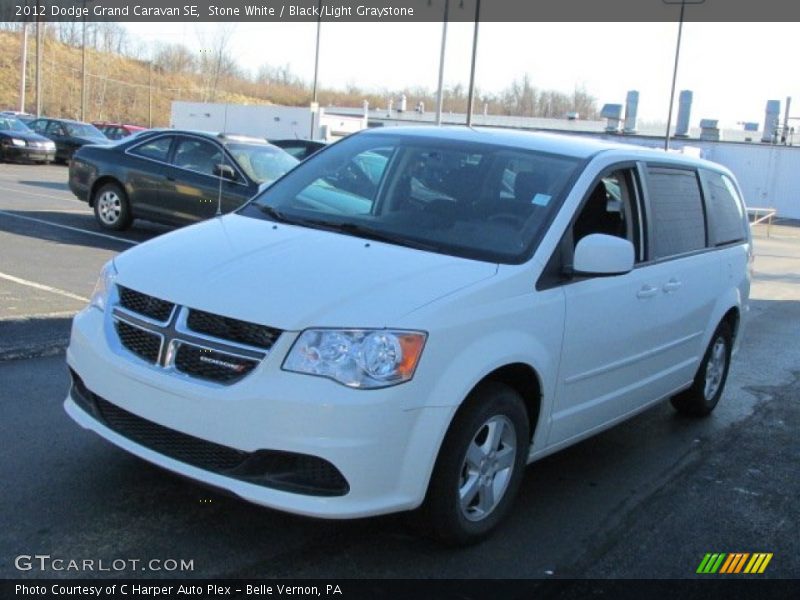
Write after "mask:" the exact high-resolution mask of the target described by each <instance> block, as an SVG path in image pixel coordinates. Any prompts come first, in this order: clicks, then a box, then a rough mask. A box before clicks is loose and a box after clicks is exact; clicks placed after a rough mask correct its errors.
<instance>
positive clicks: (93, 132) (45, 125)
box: [28, 118, 111, 162]
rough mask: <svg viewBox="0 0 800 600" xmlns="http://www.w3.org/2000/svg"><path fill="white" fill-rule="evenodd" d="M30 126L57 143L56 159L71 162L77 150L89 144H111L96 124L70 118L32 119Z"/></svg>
mask: <svg viewBox="0 0 800 600" xmlns="http://www.w3.org/2000/svg"><path fill="white" fill-rule="evenodd" d="M28 127H30V128H31V129H33V130H34V131H35V132H36V133H38V134H39V135H43V136H45V137H47V138H50V139H51V140H53V142H55V144H56V160H60V161H62V162H69V160H70V158H72V155H73V154H74V153H75V151H76V150H77V149H78V148H80V147H82V146H85V145H87V144H110V143H111V140H109V139H108V138H107V137H106V136H104V135H103V133H102V132H101V131H100V130H99V129H97V128H96V127H95V126H94V125H90V124H89V123H82V122H80V121H70V120H69V119H49V118H42V119H36V120H35V121H31V122H30V123H29V124H28Z"/></svg>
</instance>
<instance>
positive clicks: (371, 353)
mask: <svg viewBox="0 0 800 600" xmlns="http://www.w3.org/2000/svg"><path fill="white" fill-rule="evenodd" d="M425 338H426V334H425V333H422V332H419V331H396V330H389V329H307V330H306V331H304V332H303V333H301V334H300V337H298V338H297V341H295V343H294V345H293V346H292V349H291V350H290V351H289V354H288V355H287V356H286V360H284V361H283V368H284V370H286V371H293V372H295V373H306V374H308V375H317V376H319V377H328V378H330V379H333V380H334V381H338V382H339V383H342V384H344V385H346V386H349V387H353V388H360V389H374V388H381V387H387V386H390V385H395V384H398V383H403V382H404V381H408V380H409V379H411V378H412V377H413V376H414V370H415V369H416V368H417V363H418V362H419V357H420V355H421V354H422V348H423V347H424V346H425Z"/></svg>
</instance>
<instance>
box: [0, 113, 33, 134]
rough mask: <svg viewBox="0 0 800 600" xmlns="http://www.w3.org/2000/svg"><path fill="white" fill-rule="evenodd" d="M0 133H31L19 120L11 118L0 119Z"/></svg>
mask: <svg viewBox="0 0 800 600" xmlns="http://www.w3.org/2000/svg"><path fill="white" fill-rule="evenodd" d="M0 131H19V132H20V133H31V130H30V129H29V128H28V126H27V125H25V123H23V122H22V121H20V120H19V119H14V118H11V117H0Z"/></svg>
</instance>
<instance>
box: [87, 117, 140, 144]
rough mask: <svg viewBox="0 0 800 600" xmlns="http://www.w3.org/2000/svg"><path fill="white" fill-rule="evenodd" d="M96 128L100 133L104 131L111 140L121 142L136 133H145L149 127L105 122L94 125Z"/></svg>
mask: <svg viewBox="0 0 800 600" xmlns="http://www.w3.org/2000/svg"><path fill="white" fill-rule="evenodd" d="M92 125H94V126H95V127H97V128H98V129H99V130H100V131H102V132H103V133H104V134H105V135H106V137H107V138H108V139H110V140H121V139H122V138H126V137H128V136H129V135H133V134H134V133H138V132H140V131H144V130H145V129H147V127H139V126H138V125H123V124H122V123H106V122H105V121H101V122H98V123H92Z"/></svg>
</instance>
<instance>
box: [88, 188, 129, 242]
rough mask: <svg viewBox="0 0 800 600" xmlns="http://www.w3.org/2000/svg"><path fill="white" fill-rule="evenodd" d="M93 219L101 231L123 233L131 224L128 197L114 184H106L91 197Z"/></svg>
mask: <svg viewBox="0 0 800 600" xmlns="http://www.w3.org/2000/svg"><path fill="white" fill-rule="evenodd" d="M92 205H93V206H94V218H95V219H96V220H97V222H98V223H99V224H100V227H102V228H103V229H110V230H112V231H123V230H125V229H128V228H129V227H130V226H131V223H133V215H132V214H131V206H130V203H129V202H128V196H127V194H125V190H123V189H122V188H121V187H120V186H119V185H117V184H116V183H106V184H103V185H101V186H100V187H99V188H97V191H95V193H94V196H93V197H92Z"/></svg>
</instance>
